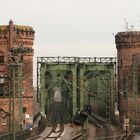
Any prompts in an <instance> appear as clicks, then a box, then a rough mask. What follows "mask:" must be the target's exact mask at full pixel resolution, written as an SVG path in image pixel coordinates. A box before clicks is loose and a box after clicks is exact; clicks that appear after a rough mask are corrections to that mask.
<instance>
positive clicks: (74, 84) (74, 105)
mask: <svg viewBox="0 0 140 140" xmlns="http://www.w3.org/2000/svg"><path fill="white" fill-rule="evenodd" d="M72 72H73V93H72V104H73V107H72V112H73V113H72V114H73V115H75V113H76V111H77V64H75V65H74V68H73V70H72Z"/></svg>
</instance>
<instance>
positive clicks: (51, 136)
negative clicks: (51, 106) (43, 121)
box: [43, 124, 64, 140]
mask: <svg viewBox="0 0 140 140" xmlns="http://www.w3.org/2000/svg"><path fill="white" fill-rule="evenodd" d="M57 127H58V125H57V124H55V125H53V127H52V130H51V131H50V133H49V134H48V135H47V136H46V137H45V138H43V140H46V139H54V140H57V139H58V138H60V137H61V135H62V133H63V132H64V124H60V128H59V130H58V131H57Z"/></svg>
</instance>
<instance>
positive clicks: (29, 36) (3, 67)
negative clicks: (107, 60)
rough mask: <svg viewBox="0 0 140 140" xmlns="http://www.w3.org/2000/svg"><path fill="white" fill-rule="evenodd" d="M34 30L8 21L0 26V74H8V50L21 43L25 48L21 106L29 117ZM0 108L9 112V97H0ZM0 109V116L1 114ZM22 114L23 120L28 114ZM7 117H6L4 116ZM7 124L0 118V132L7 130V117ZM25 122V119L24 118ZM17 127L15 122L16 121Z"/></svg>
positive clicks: (16, 117) (16, 56)
mask: <svg viewBox="0 0 140 140" xmlns="http://www.w3.org/2000/svg"><path fill="white" fill-rule="evenodd" d="M11 28H12V29H13V31H12V41H11V42H12V46H11V48H10V47H9V46H10V45H9V44H10V36H9V34H10V29H11ZM34 33H35V32H34V30H33V28H32V27H30V26H19V25H13V22H12V21H10V22H9V25H4V26H0V53H3V54H4V63H2V64H0V75H4V76H8V73H9V71H8V64H10V63H12V62H10V61H9V51H10V50H11V49H12V50H14V49H16V48H17V47H20V46H21V45H23V47H25V48H26V51H27V52H26V53H25V54H24V56H23V65H22V73H23V75H22V88H23V92H22V93H23V94H22V107H26V112H25V114H29V115H30V116H31V118H32V117H33V53H34V52H33V48H32V47H33V41H34ZM19 58H20V57H19V56H18V55H17V54H16V55H15V59H16V63H18V62H19ZM5 81H6V83H5V86H7V85H8V80H5ZM17 95H18V93H16V100H15V120H16V122H17V121H18V97H17ZM0 108H1V109H3V110H4V111H6V112H9V99H8V97H7V98H6V97H3V96H1V97H0ZM2 113H3V112H2V111H0V116H1V115H2ZM25 114H24V115H23V120H24V119H25V117H26V116H28V115H25ZM6 118H7V117H6ZM6 121H7V125H2V120H1V119H0V132H1V133H4V132H6V131H8V124H9V122H8V119H7V120H6ZM25 122H26V123H28V122H27V120H25ZM16 127H17V123H16Z"/></svg>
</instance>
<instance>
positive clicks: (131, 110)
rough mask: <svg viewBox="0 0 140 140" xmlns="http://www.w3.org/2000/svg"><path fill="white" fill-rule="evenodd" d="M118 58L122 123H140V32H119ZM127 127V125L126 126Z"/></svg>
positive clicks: (117, 37) (116, 40) (117, 42)
mask: <svg viewBox="0 0 140 140" xmlns="http://www.w3.org/2000/svg"><path fill="white" fill-rule="evenodd" d="M115 42H116V48H117V58H118V97H119V111H120V121H122V122H127V121H128V122H129V124H138V123H140V98H139V97H140V32H138V31H129V32H119V33H118V34H117V35H116V36H115ZM124 125H125V127H126V126H127V124H125V123H124Z"/></svg>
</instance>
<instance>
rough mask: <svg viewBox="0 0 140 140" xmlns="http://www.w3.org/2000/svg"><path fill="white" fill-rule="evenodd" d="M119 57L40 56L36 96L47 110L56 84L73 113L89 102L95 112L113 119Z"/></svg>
mask: <svg viewBox="0 0 140 140" xmlns="http://www.w3.org/2000/svg"><path fill="white" fill-rule="evenodd" d="M115 70H116V58H110V57H38V58H37V98H38V101H39V102H40V103H41V104H40V105H41V111H43V112H45V108H46V106H49V104H50V103H51V100H52V96H53V91H52V89H53V87H54V86H60V87H61V88H62V94H63V95H62V96H63V97H64V99H65V101H66V102H65V105H66V106H67V109H68V110H69V112H70V113H71V115H74V114H75V112H76V111H77V109H83V106H84V105H85V104H86V103H90V104H91V105H92V108H93V109H92V110H93V112H95V113H97V114H99V115H101V116H102V117H104V118H106V119H107V120H108V121H110V114H111V113H112V112H113V107H114V102H113V101H114V100H115V99H114V98H115V96H116V93H115V86H116V84H115Z"/></svg>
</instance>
